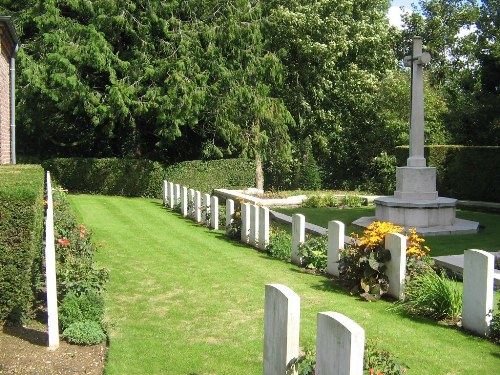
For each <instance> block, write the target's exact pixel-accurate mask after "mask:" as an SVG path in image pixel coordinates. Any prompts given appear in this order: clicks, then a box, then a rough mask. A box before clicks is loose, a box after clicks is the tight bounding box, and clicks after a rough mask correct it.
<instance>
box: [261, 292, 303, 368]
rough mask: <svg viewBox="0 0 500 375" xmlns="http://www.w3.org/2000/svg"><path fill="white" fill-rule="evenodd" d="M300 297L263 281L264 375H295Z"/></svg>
mask: <svg viewBox="0 0 500 375" xmlns="http://www.w3.org/2000/svg"><path fill="white" fill-rule="evenodd" d="M299 330H300V297H299V296H298V295H297V294H296V293H295V292H294V291H293V290H291V289H290V288H288V287H286V286H284V285H279V284H268V285H266V302H265V307H264V375H296V374H297V368H296V367H295V366H292V363H293V360H295V359H296V358H297V357H298V355H299Z"/></svg>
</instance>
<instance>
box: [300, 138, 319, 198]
mask: <svg viewBox="0 0 500 375" xmlns="http://www.w3.org/2000/svg"><path fill="white" fill-rule="evenodd" d="M303 148H304V151H303V155H302V160H301V161H302V163H301V164H300V166H299V170H298V172H297V176H296V179H297V182H296V184H295V185H296V187H297V188H299V189H303V190H319V189H321V174H320V169H319V167H318V164H317V163H316V159H315V158H314V154H313V151H312V145H311V138H309V137H307V138H306V139H305V141H304V145H303Z"/></svg>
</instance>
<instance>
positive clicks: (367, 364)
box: [294, 343, 407, 375]
mask: <svg viewBox="0 0 500 375" xmlns="http://www.w3.org/2000/svg"><path fill="white" fill-rule="evenodd" d="M294 365H295V366H296V367H297V370H298V371H297V372H298V375H314V374H315V368H316V349H305V350H304V354H302V355H301V356H300V357H299V358H297V360H296V361H295V363H294ZM363 370H364V371H363V374H366V375H372V374H374V375H379V374H380V375H402V374H405V373H406V371H407V366H404V365H402V364H400V363H399V362H398V361H397V359H396V358H395V357H394V355H393V354H391V353H389V352H387V351H385V350H380V349H377V348H376V347H375V346H374V345H373V344H371V343H367V344H366V345H365V351H364V356H363Z"/></svg>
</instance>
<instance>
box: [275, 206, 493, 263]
mask: <svg viewBox="0 0 500 375" xmlns="http://www.w3.org/2000/svg"><path fill="white" fill-rule="evenodd" d="M276 211H279V212H282V213H284V214H287V215H292V214H294V213H301V214H303V215H304V216H305V217H306V221H307V222H310V223H313V224H316V225H320V226H322V227H324V228H326V227H328V222H329V221H330V220H340V221H342V222H343V223H344V224H345V225H346V234H347V235H349V234H350V233H352V232H356V233H362V230H361V229H359V228H356V227H354V226H352V225H351V224H350V223H351V222H353V221H354V220H356V219H358V218H360V217H362V216H375V208H373V207H361V208H350V209H337V208H279V209H276ZM457 217H459V218H461V219H467V220H473V221H478V222H479V223H480V225H481V226H482V228H481V230H480V231H479V232H478V233H477V234H462V235H452V236H428V237H426V245H428V246H429V247H430V248H431V256H440V255H451V254H463V252H464V250H467V249H480V250H485V251H500V214H498V213H485V212H474V211H463V210H457Z"/></svg>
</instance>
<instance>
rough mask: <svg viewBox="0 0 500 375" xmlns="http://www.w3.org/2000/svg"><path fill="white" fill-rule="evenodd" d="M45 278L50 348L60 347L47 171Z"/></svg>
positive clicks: (50, 198)
mask: <svg viewBox="0 0 500 375" xmlns="http://www.w3.org/2000/svg"><path fill="white" fill-rule="evenodd" d="M45 220H46V221H45V280H46V287H47V315H48V319H47V320H48V322H47V326H48V333H49V348H50V349H51V350H55V349H57V348H58V347H59V316H58V312H57V280H56V250H55V240H54V204H53V201H52V183H51V181H50V172H47V217H46V219H45Z"/></svg>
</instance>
